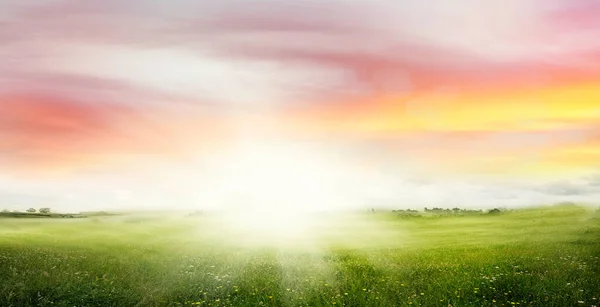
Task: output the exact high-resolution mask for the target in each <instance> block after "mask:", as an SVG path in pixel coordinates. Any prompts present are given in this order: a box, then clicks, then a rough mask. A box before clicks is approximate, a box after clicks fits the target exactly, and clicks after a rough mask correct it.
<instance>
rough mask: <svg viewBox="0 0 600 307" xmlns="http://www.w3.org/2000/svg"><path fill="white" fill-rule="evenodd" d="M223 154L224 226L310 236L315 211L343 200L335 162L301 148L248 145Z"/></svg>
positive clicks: (261, 234) (265, 234)
mask: <svg viewBox="0 0 600 307" xmlns="http://www.w3.org/2000/svg"><path fill="white" fill-rule="evenodd" d="M223 158H225V159H226V160H224V161H226V162H225V163H223V164H224V165H226V167H225V170H224V171H223V172H222V174H221V176H220V182H219V184H220V190H221V192H220V194H221V195H224V197H225V199H222V201H223V206H222V208H224V209H225V212H226V214H224V216H226V218H225V219H224V223H225V225H226V226H227V227H228V228H229V229H231V230H233V231H234V232H236V233H241V234H243V235H244V236H245V237H247V236H253V237H255V238H266V239H273V238H276V239H291V238H301V237H307V236H309V233H310V232H311V228H313V226H314V222H315V221H314V219H313V218H312V217H313V216H314V214H313V213H315V212H317V211H327V210H333V209H335V208H338V207H339V206H340V204H344V199H343V197H342V196H343V190H344V189H345V188H346V187H345V186H344V180H345V179H346V178H345V176H344V173H343V172H342V170H343V168H341V167H339V163H338V162H339V161H334V160H333V159H327V158H326V155H325V154H322V153H321V152H320V151H318V150H307V149H306V148H304V147H302V146H247V147H244V148H242V149H239V150H236V151H235V154H232V155H230V156H227V157H223Z"/></svg>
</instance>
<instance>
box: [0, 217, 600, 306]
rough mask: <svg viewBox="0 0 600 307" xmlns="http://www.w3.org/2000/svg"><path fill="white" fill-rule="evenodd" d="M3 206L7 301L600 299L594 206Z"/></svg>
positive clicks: (487, 302) (2, 292)
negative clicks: (248, 214)
mask: <svg viewBox="0 0 600 307" xmlns="http://www.w3.org/2000/svg"><path fill="white" fill-rule="evenodd" d="M312 221H313V224H311V226H310V228H308V229H303V231H299V232H294V233H291V234H287V235H286V234H285V233H278V232H279V231H278V229H267V230H266V231H264V232H260V233H256V232H252V231H251V230H250V229H245V228H235V227H231V225H228V224H227V223H226V221H225V220H223V219H222V218H221V217H219V216H213V215H202V216H194V217H188V216H184V215H183V214H181V215H177V214H171V215H166V214H154V215H153V214H145V215H142V214H140V215H125V216H111V217H94V218H87V219H70V220H69V219H10V218H4V219H0V306H32V305H33V306H181V305H187V306H190V305H195V306H198V305H199V306H560V307H564V306H600V259H599V257H600V215H599V214H598V211H593V210H589V209H586V208H583V207H577V206H554V207H544V208H537V209H524V210H518V211H513V212H506V213H502V214H498V215H479V214H474V215H466V216H448V217H442V216H421V217H401V216H398V215H397V214H394V213H380V212H378V213H375V214H370V213H368V214H367V213H365V214H339V213H338V214H325V213H323V214H321V215H319V216H316V217H314V219H313V220H312Z"/></svg>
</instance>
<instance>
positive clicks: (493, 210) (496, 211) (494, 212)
mask: <svg viewBox="0 0 600 307" xmlns="http://www.w3.org/2000/svg"><path fill="white" fill-rule="evenodd" d="M500 212H502V211H500V209H498V208H494V209H492V210H490V211H488V213H489V214H498V213H500Z"/></svg>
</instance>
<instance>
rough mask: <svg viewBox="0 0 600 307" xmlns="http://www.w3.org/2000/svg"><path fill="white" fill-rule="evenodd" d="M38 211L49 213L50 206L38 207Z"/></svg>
mask: <svg viewBox="0 0 600 307" xmlns="http://www.w3.org/2000/svg"><path fill="white" fill-rule="evenodd" d="M38 212H39V213H45V214H48V213H50V208H40V210H38Z"/></svg>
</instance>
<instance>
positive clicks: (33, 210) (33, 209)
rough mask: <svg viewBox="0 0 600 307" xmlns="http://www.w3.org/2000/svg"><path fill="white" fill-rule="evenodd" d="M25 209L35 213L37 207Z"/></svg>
mask: <svg viewBox="0 0 600 307" xmlns="http://www.w3.org/2000/svg"><path fill="white" fill-rule="evenodd" d="M25 211H26V212H28V213H35V211H36V210H35V208H29V209H27V210H25Z"/></svg>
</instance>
